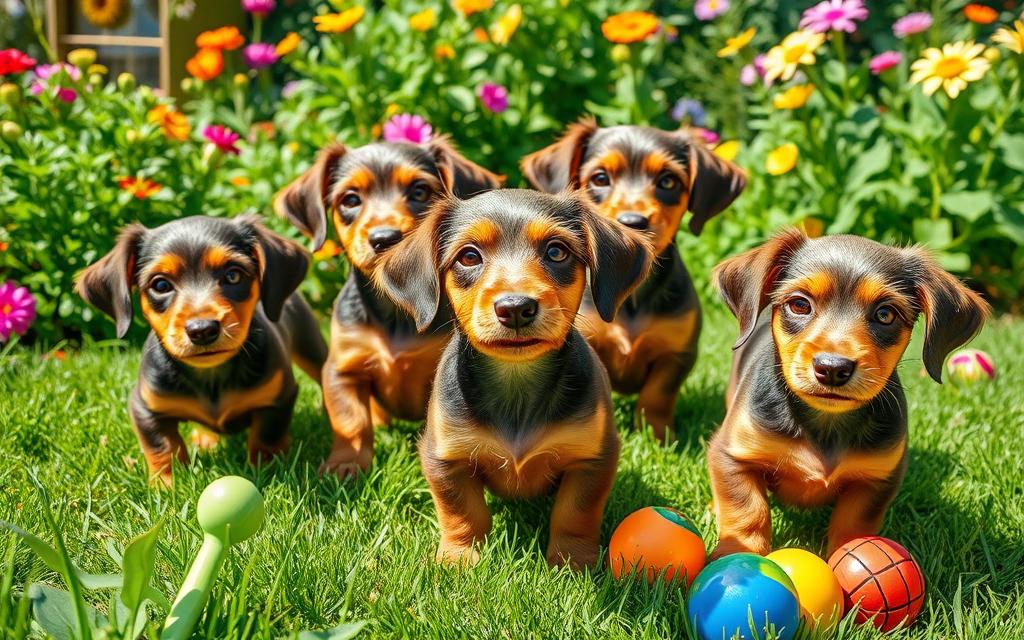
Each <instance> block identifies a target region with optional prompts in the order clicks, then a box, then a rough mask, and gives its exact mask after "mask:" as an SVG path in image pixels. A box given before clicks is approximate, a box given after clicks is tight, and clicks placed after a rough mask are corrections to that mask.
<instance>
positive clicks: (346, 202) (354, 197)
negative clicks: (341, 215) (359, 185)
mask: <svg viewBox="0 0 1024 640" xmlns="http://www.w3.org/2000/svg"><path fill="white" fill-rule="evenodd" d="M362 203H363V200H362V198H360V197H359V194H356V193H353V192H351V191H349V192H348V193H346V194H345V195H344V196H342V198H341V206H343V207H345V208H346V209H355V208H356V207H358V206H359V205H361V204H362Z"/></svg>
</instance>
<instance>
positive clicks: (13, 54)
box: [0, 49, 36, 76]
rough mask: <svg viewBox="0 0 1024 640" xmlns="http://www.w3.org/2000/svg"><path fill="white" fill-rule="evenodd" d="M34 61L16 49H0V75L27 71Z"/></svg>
mask: <svg viewBox="0 0 1024 640" xmlns="http://www.w3.org/2000/svg"><path fill="white" fill-rule="evenodd" d="M35 63H36V61H35V58H30V57H28V55H26V54H24V53H22V52H21V51H18V50H17V49H3V50H0V76H6V75H8V74H11V73H22V72H24V71H28V70H29V69H31V68H32V67H33V66H34V65H35Z"/></svg>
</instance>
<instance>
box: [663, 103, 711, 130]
mask: <svg viewBox="0 0 1024 640" xmlns="http://www.w3.org/2000/svg"><path fill="white" fill-rule="evenodd" d="M684 118H685V119H688V120H689V121H690V124H693V125H695V126H698V127H703V126H704V124H705V123H706V122H707V119H708V114H707V113H706V112H705V111H704V106H703V105H702V104H701V103H700V101H699V100H694V99H693V98H682V99H681V100H679V101H677V102H676V104H675V106H673V107H672V119H673V120H675V121H676V122H682V121H683V119H684Z"/></svg>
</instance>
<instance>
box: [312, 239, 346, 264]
mask: <svg viewBox="0 0 1024 640" xmlns="http://www.w3.org/2000/svg"><path fill="white" fill-rule="evenodd" d="M339 255H341V247H339V246H338V243H337V242H335V241H334V240H331V239H330V238H328V239H327V240H326V241H325V242H324V246H322V247H320V248H319V249H318V250H317V251H316V253H314V254H313V257H314V258H316V259H317V260H327V259H329V258H335V257H337V256H339Z"/></svg>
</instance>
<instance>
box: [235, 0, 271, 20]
mask: <svg viewBox="0 0 1024 640" xmlns="http://www.w3.org/2000/svg"><path fill="white" fill-rule="evenodd" d="M276 6H277V2H276V1H275V0H242V9H243V10H244V11H248V12H249V13H255V14H256V15H258V16H260V17H263V16H265V15H267V14H268V13H270V12H271V11H273V10H274V7H276Z"/></svg>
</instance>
